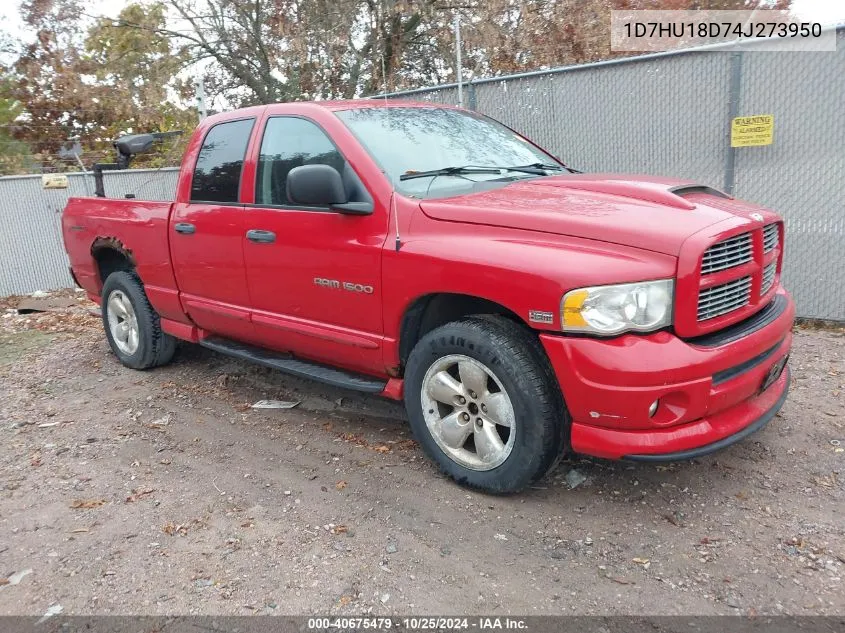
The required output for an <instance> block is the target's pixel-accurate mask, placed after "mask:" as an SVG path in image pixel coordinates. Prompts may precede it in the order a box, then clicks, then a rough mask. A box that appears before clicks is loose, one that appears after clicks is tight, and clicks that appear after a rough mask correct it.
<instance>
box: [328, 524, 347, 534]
mask: <svg viewBox="0 0 845 633" xmlns="http://www.w3.org/2000/svg"><path fill="white" fill-rule="evenodd" d="M348 531H349V528H348V527H346V526H345V525H336V526H334V528H333V529H332V534H346V533H347V532H348Z"/></svg>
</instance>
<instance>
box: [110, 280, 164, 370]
mask: <svg viewBox="0 0 845 633" xmlns="http://www.w3.org/2000/svg"><path fill="white" fill-rule="evenodd" d="M101 297H102V313H103V326H104V327H105V330H106V338H107V339H108V341H109V346H111V349H112V351H113V352H114V354H115V356H117V357H118V359H119V360H120V362H121V363H123V364H124V365H126V366H127V367H131V368H132V369H149V368H150V367H158V366H159V365H164V364H166V363H169V362H170V360H171V359H172V358H173V354H174V353H175V352H176V339H175V338H173V337H172V336H170V335H169V334H165V333H164V332H163V331H162V330H161V322H160V319H159V316H158V313H157V312H156V311H155V310H154V309H153V307H152V306H151V305H150V301H149V299H147V295H146V293H145V292H144V286H143V284H142V283H141V279H140V278H139V277H138V275H137V274H135V273H134V272H129V271H118V272H114V273H112V274H111V275H109V276H108V278H107V279H106V282H105V283H104V284H103V292H102V295H101Z"/></svg>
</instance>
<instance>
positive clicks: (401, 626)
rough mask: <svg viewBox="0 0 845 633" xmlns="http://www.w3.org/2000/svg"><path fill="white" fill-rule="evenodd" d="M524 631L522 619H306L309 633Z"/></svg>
mask: <svg viewBox="0 0 845 633" xmlns="http://www.w3.org/2000/svg"><path fill="white" fill-rule="evenodd" d="M379 629H381V630H390V629H396V630H400V631H402V630H405V631H452V630H454V631H466V630H473V629H476V630H479V631H495V630H511V631H517V630H520V631H525V630H527V629H528V624H527V623H526V621H525V620H524V619H522V618H511V617H485V616H476V617H471V618H467V617H426V616H423V617H400V618H391V617H325V618H320V617H316V618H308V622H307V630H309V631H333V632H335V631H361V630H379Z"/></svg>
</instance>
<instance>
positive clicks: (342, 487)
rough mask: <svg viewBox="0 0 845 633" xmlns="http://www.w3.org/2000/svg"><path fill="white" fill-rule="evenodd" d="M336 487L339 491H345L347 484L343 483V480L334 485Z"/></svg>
mask: <svg viewBox="0 0 845 633" xmlns="http://www.w3.org/2000/svg"><path fill="white" fill-rule="evenodd" d="M334 487H335V488H337V489H338V490H343V489H344V488H346V482H345V481H343V479H341V480H340V481H339V482H337V483H336V484H335V485H334Z"/></svg>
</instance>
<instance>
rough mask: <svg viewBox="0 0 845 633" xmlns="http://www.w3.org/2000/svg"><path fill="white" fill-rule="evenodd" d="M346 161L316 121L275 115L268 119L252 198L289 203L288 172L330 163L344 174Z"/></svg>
mask: <svg viewBox="0 0 845 633" xmlns="http://www.w3.org/2000/svg"><path fill="white" fill-rule="evenodd" d="M345 164H346V161H344V159H343V156H341V154H340V152H339V151H337V148H336V147H335V146H334V143H332V141H331V139H330V138H329V137H328V136H326V133H325V132H323V130H321V129H320V128H319V127H318V126H317V125H316V124H314V123H312V122H311V121H306V120H305V119H298V118H294V117H274V118H271V119H269V120H268V121H267V127H266V129H265V130H264V138H263V139H262V141H261V152H260V153H259V155H258V174H257V176H256V179H255V202H256V203H258V204H273V205H288V204H291V203H290V201H289V200H288V196H287V178H288V172H289V171H290V170H291V169H293V168H294V167H299V166H300V165H330V166H332V167H334V168H335V169H337V171H338V172H339V173H340V174H341V175H343V174H344V168H345Z"/></svg>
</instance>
